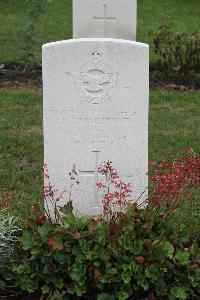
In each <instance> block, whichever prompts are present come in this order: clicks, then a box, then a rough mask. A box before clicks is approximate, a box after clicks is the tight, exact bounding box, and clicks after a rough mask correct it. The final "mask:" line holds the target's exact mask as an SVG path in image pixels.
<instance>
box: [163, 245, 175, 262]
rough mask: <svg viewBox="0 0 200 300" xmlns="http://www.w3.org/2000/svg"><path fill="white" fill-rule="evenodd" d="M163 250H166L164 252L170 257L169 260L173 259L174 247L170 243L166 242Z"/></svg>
mask: <svg viewBox="0 0 200 300" xmlns="http://www.w3.org/2000/svg"><path fill="white" fill-rule="evenodd" d="M163 249H164V251H166V253H167V257H169V258H172V257H173V254H174V247H173V245H172V244H171V243H170V242H168V241H166V242H164V243H163Z"/></svg>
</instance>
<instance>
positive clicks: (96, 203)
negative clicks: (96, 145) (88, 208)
mask: <svg viewBox="0 0 200 300" xmlns="http://www.w3.org/2000/svg"><path fill="white" fill-rule="evenodd" d="M99 152H100V151H92V153H94V155H95V163H94V170H79V173H80V175H81V176H89V177H90V176H92V177H93V183H94V187H93V190H94V206H95V207H98V206H99V199H98V190H97V186H96V184H97V182H98V166H99Z"/></svg>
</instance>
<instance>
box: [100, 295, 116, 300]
mask: <svg viewBox="0 0 200 300" xmlns="http://www.w3.org/2000/svg"><path fill="white" fill-rule="evenodd" d="M114 299H115V297H114V296H112V295H109V294H106V293H102V294H99V295H98V296H97V300H114Z"/></svg>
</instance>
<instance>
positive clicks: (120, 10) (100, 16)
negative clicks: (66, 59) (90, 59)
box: [73, 0, 137, 40]
mask: <svg viewBox="0 0 200 300" xmlns="http://www.w3.org/2000/svg"><path fill="white" fill-rule="evenodd" d="M136 19H137V0H73V37H74V38H118V39H126V40H136V21H137V20H136Z"/></svg>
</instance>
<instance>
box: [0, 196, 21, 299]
mask: <svg viewBox="0 0 200 300" xmlns="http://www.w3.org/2000/svg"><path fill="white" fill-rule="evenodd" d="M4 193H5V191H4ZM6 194H7V193H6ZM0 196H1V193H0ZM1 199H2V197H0V200H1ZM0 202H1V201H0ZM0 204H1V203H0ZM4 204H5V203H4ZM5 206H7V205H5ZM0 207H1V205H0ZM20 231H21V230H20V228H19V227H18V226H17V218H15V217H13V216H11V215H9V214H8V212H7V210H6V209H5V208H4V209H3V210H1V211H0V297H2V296H3V295H4V294H5V293H6V294H7V292H8V291H9V290H11V289H12V288H13V282H14V281H15V278H14V277H13V272H12V255H13V251H14V247H15V244H16V242H17V241H18V239H19V236H20Z"/></svg>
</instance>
